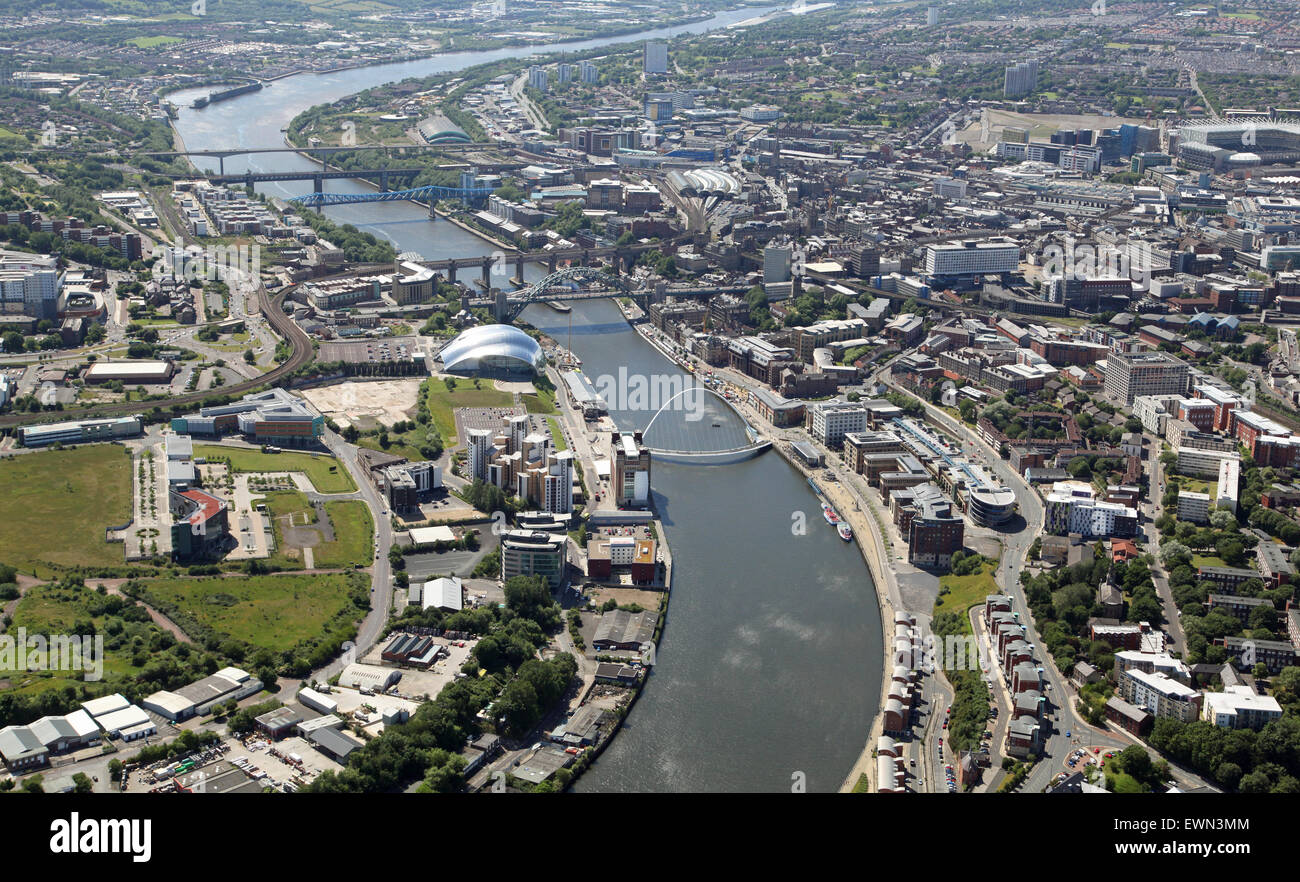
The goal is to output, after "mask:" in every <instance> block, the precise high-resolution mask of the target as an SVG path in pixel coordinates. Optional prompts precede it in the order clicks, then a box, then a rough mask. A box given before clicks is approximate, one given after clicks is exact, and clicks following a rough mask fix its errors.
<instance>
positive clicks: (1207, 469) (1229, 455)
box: [1178, 447, 1241, 478]
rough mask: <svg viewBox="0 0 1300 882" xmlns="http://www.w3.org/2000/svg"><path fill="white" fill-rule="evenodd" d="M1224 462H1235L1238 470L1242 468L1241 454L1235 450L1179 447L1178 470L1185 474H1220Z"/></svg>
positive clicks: (1202, 475) (1199, 475) (1204, 476)
mask: <svg viewBox="0 0 1300 882" xmlns="http://www.w3.org/2000/svg"><path fill="white" fill-rule="evenodd" d="M1224 462H1235V463H1236V464H1237V468H1238V470H1240V468H1241V454H1240V453H1238V452H1236V451H1235V450H1201V449H1200V448H1198V447H1179V448H1178V471H1179V472H1181V473H1182V474H1184V475H1196V476H1198V477H1203V478H1208V477H1211V476H1212V475H1218V474H1219V471H1220V468H1221V467H1222V464H1223V463H1224ZM1239 473H1240V472H1239Z"/></svg>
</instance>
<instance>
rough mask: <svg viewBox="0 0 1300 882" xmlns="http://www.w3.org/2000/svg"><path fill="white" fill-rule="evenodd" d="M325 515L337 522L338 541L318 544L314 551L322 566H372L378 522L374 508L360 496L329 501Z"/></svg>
mask: <svg viewBox="0 0 1300 882" xmlns="http://www.w3.org/2000/svg"><path fill="white" fill-rule="evenodd" d="M325 514H326V515H327V516H328V517H329V519H330V523H331V524H333V525H334V541H333V542H324V543H321V544H320V545H317V546H316V549H315V551H314V552H313V555H314V557H315V558H316V566H317V568H318V569H322V570H329V569H342V568H345V567H351V566H356V565H357V564H361V565H362V566H369V565H370V563H371V562H372V561H373V560H374V557H375V554H374V546H373V544H372V543H373V540H374V536H375V525H374V522H373V521H372V520H371V518H370V509H369V508H367V507H366V504H365V503H364V502H361V501H359V500H356V499H350V500H342V501H340V502H327V503H325Z"/></svg>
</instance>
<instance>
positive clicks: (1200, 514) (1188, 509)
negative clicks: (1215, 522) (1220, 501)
mask: <svg viewBox="0 0 1300 882" xmlns="http://www.w3.org/2000/svg"><path fill="white" fill-rule="evenodd" d="M1178 519H1179V520H1180V521H1191V522H1192V523H1193V524H1204V523H1207V522H1208V521H1209V520H1210V494H1208V493H1188V492H1186V491H1181V490H1180V491H1179V492H1178Z"/></svg>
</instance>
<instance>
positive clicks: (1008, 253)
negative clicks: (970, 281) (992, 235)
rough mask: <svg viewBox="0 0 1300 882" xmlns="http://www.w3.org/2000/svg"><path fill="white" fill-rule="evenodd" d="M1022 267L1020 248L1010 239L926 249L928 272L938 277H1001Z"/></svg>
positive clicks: (936, 246) (926, 267)
mask: <svg viewBox="0 0 1300 882" xmlns="http://www.w3.org/2000/svg"><path fill="white" fill-rule="evenodd" d="M1019 266H1020V246H1019V245H1018V244H1017V243H1015V242H1013V241H1011V240H1009V239H991V240H989V241H987V242H977V241H974V240H966V241H962V242H950V243H945V244H941V245H927V246H926V249H925V272H926V274H927V275H929V276H936V277H939V278H951V277H958V276H983V275H1001V274H1002V273H1013V272H1015V271H1016V269H1017V268H1019Z"/></svg>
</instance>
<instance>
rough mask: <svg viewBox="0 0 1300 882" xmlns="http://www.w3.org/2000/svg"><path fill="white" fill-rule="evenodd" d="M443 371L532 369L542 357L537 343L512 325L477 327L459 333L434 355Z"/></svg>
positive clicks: (536, 367) (539, 365) (539, 363)
mask: <svg viewBox="0 0 1300 882" xmlns="http://www.w3.org/2000/svg"><path fill="white" fill-rule="evenodd" d="M438 359H439V360H440V361H441V362H442V366H443V369H444V370H448V371H454V370H477V369H478V368H480V367H490V366H493V365H494V364H495V365H496V366H505V365H506V364H507V363H511V362H513V363H514V366H517V367H526V368H530V369H533V370H536V369H538V368H540V367H541V365H542V363H543V361H544V356H543V355H542V347H540V346H538V345H537V341H536V340H534V339H533V338H532V337H529V336H528V335H527V334H525V333H524V332H523V331H521V330H519V329H518V328H516V327H513V326H512V325H479V326H477V327H474V328H470V329H468V330H466V331H463V332H462V333H461V334H460V335H459V336H457V337H456V339H454V340H452V341H451V342H450V343H448V344H447V345H446V346H444V347H443V349H442V351H441V352H439V353H438Z"/></svg>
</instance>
